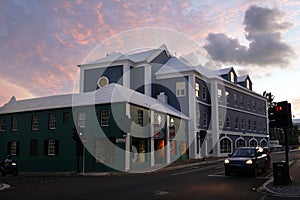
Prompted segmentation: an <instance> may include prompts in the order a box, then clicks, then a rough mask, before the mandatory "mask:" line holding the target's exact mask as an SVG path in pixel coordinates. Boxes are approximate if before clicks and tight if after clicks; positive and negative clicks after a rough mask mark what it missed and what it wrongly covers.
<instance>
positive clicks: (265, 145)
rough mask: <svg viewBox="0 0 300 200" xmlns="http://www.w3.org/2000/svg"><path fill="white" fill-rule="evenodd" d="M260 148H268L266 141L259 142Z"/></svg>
mask: <svg viewBox="0 0 300 200" xmlns="http://www.w3.org/2000/svg"><path fill="white" fill-rule="evenodd" d="M260 146H261V147H268V143H267V141H266V140H261V141H260Z"/></svg>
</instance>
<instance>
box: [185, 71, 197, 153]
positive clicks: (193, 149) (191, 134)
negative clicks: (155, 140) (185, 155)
mask: <svg viewBox="0 0 300 200" xmlns="http://www.w3.org/2000/svg"><path fill="white" fill-rule="evenodd" d="M195 82H196V79H195V76H194V75H190V76H189V82H188V83H189V84H188V85H187V87H188V98H189V105H188V106H189V117H190V120H189V122H188V124H189V125H188V127H189V131H188V142H189V143H188V145H189V147H190V150H189V154H190V155H189V156H190V158H199V157H200V156H199V154H198V155H197V146H196V142H197V138H196V137H197V130H196V122H195V120H196V94H195Z"/></svg>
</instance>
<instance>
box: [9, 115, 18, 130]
mask: <svg viewBox="0 0 300 200" xmlns="http://www.w3.org/2000/svg"><path fill="white" fill-rule="evenodd" d="M11 121H12V122H11V131H18V118H16V117H12V119H11Z"/></svg>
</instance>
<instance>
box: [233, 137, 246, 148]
mask: <svg viewBox="0 0 300 200" xmlns="http://www.w3.org/2000/svg"><path fill="white" fill-rule="evenodd" d="M239 140H243V141H244V142H245V147H246V146H247V142H246V140H245V138H243V137H242V136H240V137H239V138H237V139H236V140H235V148H238V147H237V142H238V141H239Z"/></svg>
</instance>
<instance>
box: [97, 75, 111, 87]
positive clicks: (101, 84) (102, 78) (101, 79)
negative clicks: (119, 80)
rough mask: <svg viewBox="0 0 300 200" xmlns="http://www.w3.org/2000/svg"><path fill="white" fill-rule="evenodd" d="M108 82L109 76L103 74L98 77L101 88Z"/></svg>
mask: <svg viewBox="0 0 300 200" xmlns="http://www.w3.org/2000/svg"><path fill="white" fill-rule="evenodd" d="M108 83H109V81H108V78H107V77H105V76H102V77H100V78H99V79H98V83H97V84H98V87H99V88H101V87H104V86H106V85H107V84H108Z"/></svg>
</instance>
